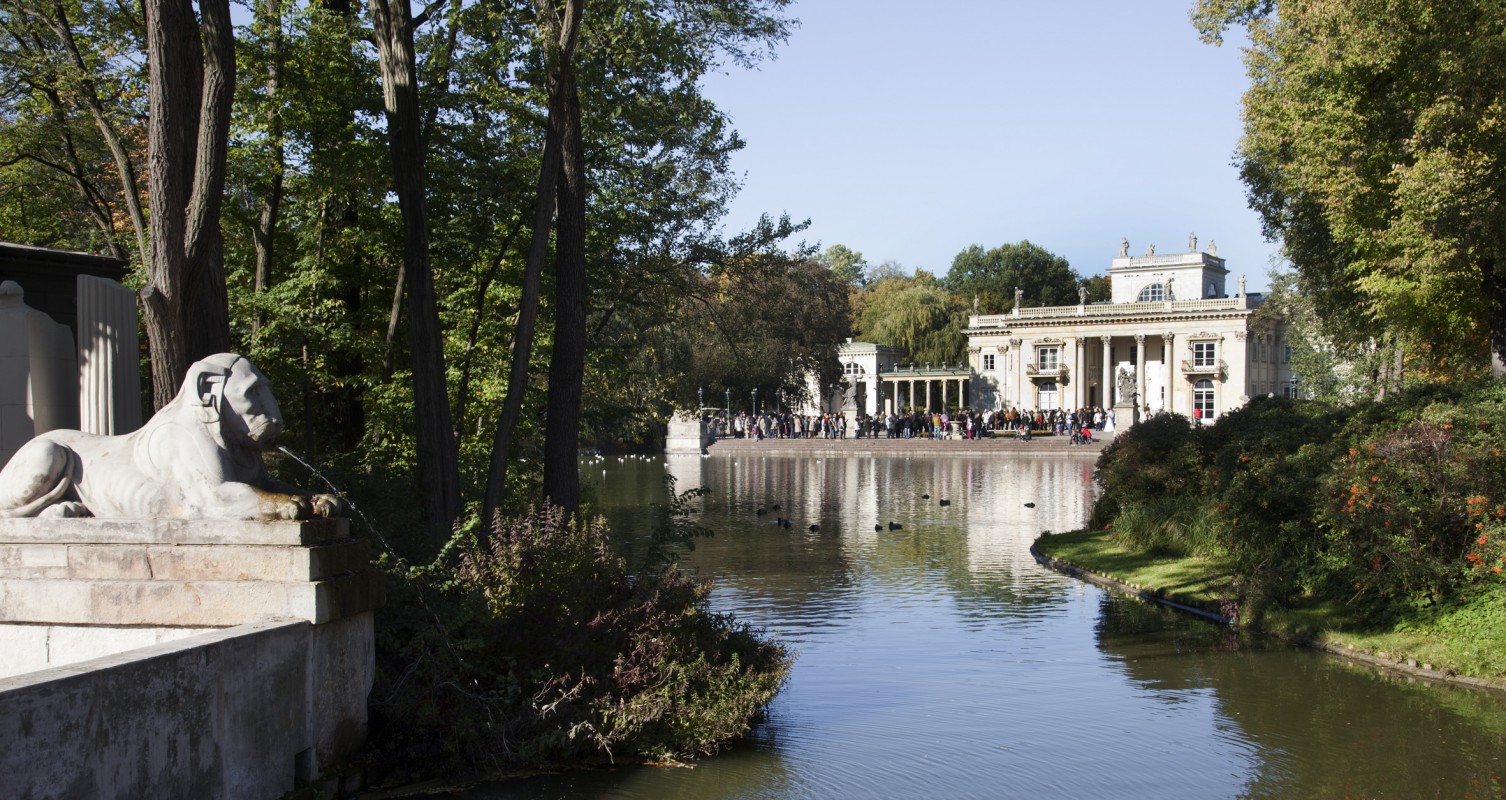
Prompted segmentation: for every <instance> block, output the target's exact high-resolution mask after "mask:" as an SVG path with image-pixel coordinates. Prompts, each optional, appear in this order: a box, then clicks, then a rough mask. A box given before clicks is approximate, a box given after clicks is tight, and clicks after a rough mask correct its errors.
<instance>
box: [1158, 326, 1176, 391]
mask: <svg viewBox="0 0 1506 800" xmlns="http://www.w3.org/2000/svg"><path fill="white" fill-rule="evenodd" d="M1176 338H1177V335H1176V334H1175V333H1172V332H1170V331H1167V332H1166V333H1163V334H1161V348H1162V352H1164V353H1165V354H1166V355H1164V356H1162V358H1164V359H1165V364H1166V410H1167V411H1173V410H1175V409H1176V407H1177V401H1176V395H1177V385H1176V383H1175V382H1173V380H1172V376H1173V375H1176V369H1175V367H1174V366H1173V364H1174V362H1175V361H1176V356H1177V348H1176V344H1175V342H1176Z"/></svg>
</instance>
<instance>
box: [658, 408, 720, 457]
mask: <svg viewBox="0 0 1506 800" xmlns="http://www.w3.org/2000/svg"><path fill="white" fill-rule="evenodd" d="M710 443H711V436H710V432H709V431H708V430H707V427H706V422H705V421H704V420H701V419H699V418H697V417H695V416H694V415H692V414H688V413H686V412H683V411H682V412H678V413H676V414H675V415H674V416H672V417H670V419H669V433H668V435H666V436H665V437H664V452H666V453H704V452H706V447H707V445H709V444H710Z"/></svg>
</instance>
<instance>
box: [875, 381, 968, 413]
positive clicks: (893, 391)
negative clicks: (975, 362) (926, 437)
mask: <svg viewBox="0 0 1506 800" xmlns="http://www.w3.org/2000/svg"><path fill="white" fill-rule="evenodd" d="M902 375H903V373H898V374H896V373H892V372H891V373H888V374H881V375H877V376H867V377H866V378H865V379H864V382H865V383H867V384H868V386H869V390H868V396H869V397H870V398H873V399H872V401H869V402H865V403H864V405H865V406H867V408H865V409H864V411H866V412H868V413H870V414H880V413H882V414H894V413H897V412H898V411H899V410H900V409H902V408H905V407H906V406H909V407H911V408H919V409H930V410H933V411H939V410H942V409H952V408H958V407H964V406H966V405H967V404H968V402H969V401H970V400H971V399H972V398H971V397H970V396H969V392H968V384H969V381H970V380H971V376H970V375H968V374H963V375H937V376H923V375H903V377H900V376H902ZM875 384H876V386H877V388H875ZM953 386H955V387H956V392H955V396H954V394H953V391H952V387H953ZM938 391H939V392H940V395H941V396H940V397H939V398H934V400H935V403H934V404H933V402H932V401H933V397H934V395H936V393H937V392H938ZM880 402H881V403H882V405H881V406H880V405H879V403H880Z"/></svg>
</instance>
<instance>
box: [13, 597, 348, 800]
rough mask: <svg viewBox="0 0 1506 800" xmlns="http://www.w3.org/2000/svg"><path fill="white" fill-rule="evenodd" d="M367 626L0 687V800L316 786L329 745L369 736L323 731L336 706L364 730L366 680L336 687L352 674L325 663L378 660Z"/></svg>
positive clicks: (94, 665)
mask: <svg viewBox="0 0 1506 800" xmlns="http://www.w3.org/2000/svg"><path fill="white" fill-rule="evenodd" d="M364 616H365V617H366V619H365V620H364V623H363V621H361V620H357V619H352V620H346V621H344V622H343V623H337V624H335V625H333V626H316V625H312V624H310V623H309V622H307V621H301V620H295V621H288V620H284V621H276V622H262V623H255V624H250V625H242V626H237V627H234V628H227V629H224V630H219V631H213V632H209V633H200V634H197V635H194V636H190V637H188V638H186V639H181V640H179V641H174V642H169V643H166V644H160V645H154V646H151V647H147V648H142V649H138V650H133V651H130V652H128V653H122V654H119V655H114V656H107V657H104V658H99V659H94V660H91V661H85V662H80V663H78V664H74V665H71V666H66V667H54V668H51V669H46V670H42V671H38V672H31V673H28V674H26V675H21V676H17V677H13V678H7V679H0V775H4V776H5V777H4V780H3V781H0V783H3V785H4V787H5V788H4V791H3V792H0V794H4V795H5V796H7V797H26V798H96V797H97V798H115V797H119V798H128V797H129V798H137V797H152V798H208V797H227V798H228V797H237V798H242V797H244V798H277V797H281V796H282V795H283V794H285V793H286V792H288V791H289V790H291V789H292V788H293V786H294V780H295V778H297V777H303V778H311V777H313V773H314V771H315V770H316V769H317V765H318V763H319V759H318V757H317V751H318V748H319V744H320V741H321V739H323V740H324V741H325V742H326V744H328V743H330V742H339V741H342V740H343V741H345V742H346V743H347V744H348V742H349V740H351V739H352V738H354V739H355V740H356V741H358V740H359V736H360V735H361V734H363V733H364V731H357V730H355V729H354V728H348V729H346V730H331V729H330V726H329V724H328V723H329V722H330V721H331V720H334V719H335V718H336V717H337V716H339V715H338V714H332V713H330V708H329V706H331V705H337V704H344V705H347V706H348V705H349V704H351V702H352V701H353V700H354V701H358V703H359V705H360V707H361V720H362V721H364V719H365V714H364V706H365V702H366V694H367V692H369V691H370V688H371V684H370V675H369V673H367V674H366V675H365V676H364V680H363V677H362V676H359V675H353V676H346V677H345V678H344V679H342V680H335V681H332V680H331V678H332V677H333V676H334V675H343V673H344V671H345V670H346V669H347V668H348V667H349V665H348V664H343V663H341V660H340V659H339V658H334V659H332V658H331V657H330V656H331V653H334V652H344V653H350V652H353V649H352V648H351V647H350V645H351V644H359V645H362V646H364V648H365V650H366V651H367V652H369V651H370V647H371V639H370V614H369V613H368V614H366V615H364ZM352 639H353V640H354V641H351V640H352ZM346 716H347V717H348V716H349V715H348V714H347V715H346ZM353 724H354V723H351V722H349V720H347V725H353Z"/></svg>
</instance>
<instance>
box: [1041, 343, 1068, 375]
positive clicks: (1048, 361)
mask: <svg viewBox="0 0 1506 800" xmlns="http://www.w3.org/2000/svg"><path fill="white" fill-rule="evenodd" d="M1061 353H1062V351H1061V348H1059V347H1037V348H1035V365H1036V366H1037V367H1039V368H1040V369H1041V370H1042V371H1046V370H1054V369H1056V368H1058V367H1059V366H1061Z"/></svg>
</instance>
